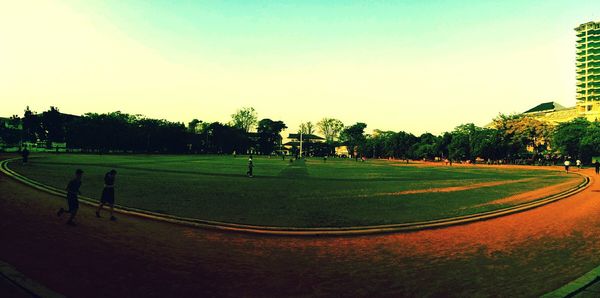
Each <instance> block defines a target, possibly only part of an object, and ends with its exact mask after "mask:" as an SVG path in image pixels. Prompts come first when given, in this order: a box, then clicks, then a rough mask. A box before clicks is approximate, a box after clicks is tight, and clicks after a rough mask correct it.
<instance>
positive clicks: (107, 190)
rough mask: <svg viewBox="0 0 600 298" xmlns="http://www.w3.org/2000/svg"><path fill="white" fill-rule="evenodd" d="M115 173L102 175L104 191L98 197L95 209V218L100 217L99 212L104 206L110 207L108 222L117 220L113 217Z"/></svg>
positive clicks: (113, 171) (112, 171)
mask: <svg viewBox="0 0 600 298" xmlns="http://www.w3.org/2000/svg"><path fill="white" fill-rule="evenodd" d="M116 176H117V171H115V170H111V171H110V172H108V173H106V174H105V175H104V189H102V196H101V197H100V205H98V209H96V217H101V216H100V210H102V207H104V205H105V204H108V206H110V220H112V221H115V220H117V218H116V217H115V216H114V209H115V178H116Z"/></svg>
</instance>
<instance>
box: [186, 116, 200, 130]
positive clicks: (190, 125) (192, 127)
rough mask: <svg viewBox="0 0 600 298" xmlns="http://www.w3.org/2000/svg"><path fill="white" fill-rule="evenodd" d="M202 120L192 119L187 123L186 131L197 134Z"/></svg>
mask: <svg viewBox="0 0 600 298" xmlns="http://www.w3.org/2000/svg"><path fill="white" fill-rule="evenodd" d="M201 123H202V120H198V119H195V118H194V119H193V120H192V121H190V122H189V123H188V131H189V132H191V133H198V132H199V130H200V128H201V126H200V125H201Z"/></svg>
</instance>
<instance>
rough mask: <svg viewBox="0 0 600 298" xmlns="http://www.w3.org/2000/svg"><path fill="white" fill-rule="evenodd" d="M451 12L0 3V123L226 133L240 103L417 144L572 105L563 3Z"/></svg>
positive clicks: (292, 122)
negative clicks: (90, 117)
mask: <svg viewBox="0 0 600 298" xmlns="http://www.w3.org/2000/svg"><path fill="white" fill-rule="evenodd" d="M109 2H110V1H109ZM158 2H160V1H157V2H156V3H158ZM450 2H453V1H450ZM450 2H449V3H450ZM454 2H455V3H454V4H456V5H452V4H448V5H450V8H456V9H445V8H444V7H440V8H439V10H440V11H439V12H437V13H438V14H440V15H439V16H438V17H437V18H436V17H435V15H434V17H433V18H432V19H431V20H422V19H411V18H417V17H423V15H426V12H427V11H431V10H430V9H431V8H427V7H420V6H418V5H417V4H414V5H412V6H410V7H408V6H406V7H404V6H402V5H404V4H402V5H401V4H398V5H397V6H395V4H394V3H393V2H392V4H389V5H391V7H387V8H385V7H384V8H377V7H373V8H371V6H367V9H365V8H364V7H362V8H361V7H358V8H356V9H353V8H348V7H345V6H344V7H343V9H344V11H338V9H341V8H338V7H336V6H334V5H330V6H328V7H327V9H325V8H323V9H322V8H321V7H320V6H318V5H316V6H315V5H313V6H311V7H307V8H304V7H300V8H296V7H294V9H292V10H289V11H288V10H282V9H281V8H279V7H266V8H265V7H263V6H265V5H264V3H263V6H260V7H259V8H260V9H258V8H257V10H256V11H254V12H252V10H248V9H247V7H246V8H245V9H241V8H240V9H238V8H237V7H233V8H232V7H220V6H219V5H218V4H197V5H196V6H193V7H187V6H186V7H170V6H169V7H168V8H167V9H165V8H164V7H160V6H159V5H158V4H156V6H158V7H142V6H143V4H142V3H143V2H140V3H135V1H134V2H133V4H128V5H121V4H120V2H111V3H110V4H99V3H104V2H89V3H93V4H86V2H76V1H2V2H0V101H1V102H2V104H1V108H0V116H9V115H12V114H22V111H23V109H24V108H25V106H27V105H29V106H30V107H31V108H32V109H33V110H36V111H39V112H41V111H43V110H46V109H48V107H49V106H51V105H54V106H58V107H59V108H60V110H61V111H63V112H66V113H73V114H82V113H85V112H109V111H116V110H120V111H123V112H127V113H133V114H144V115H146V116H149V117H157V118H165V119H168V120H172V121H182V122H186V123H187V122H188V121H190V120H191V119H193V118H198V119H201V120H204V121H222V122H226V121H228V120H229V115H230V114H231V113H233V112H234V111H235V110H236V109H237V108H240V107H242V106H253V107H255V108H256V110H257V111H258V113H259V118H272V119H275V120H283V121H284V122H286V124H288V126H289V127H291V128H293V129H294V130H295V129H296V128H297V127H298V124H299V123H300V122H301V121H313V122H316V121H318V120H319V119H320V118H322V117H335V118H339V119H341V120H342V121H343V122H344V123H345V124H352V123H354V122H357V121H361V122H366V123H367V124H368V130H369V131H370V130H372V129H375V128H379V129H383V130H394V131H399V130H406V131H409V132H413V133H416V134H420V133H423V132H425V131H430V132H433V133H441V132H443V131H447V130H451V129H452V128H453V127H455V126H456V125H459V124H461V123H466V122H474V123H475V124H478V125H484V124H486V123H487V122H489V120H490V119H491V118H492V117H494V116H495V115H497V114H498V113H499V112H502V113H511V112H521V111H523V110H525V109H528V108H530V107H532V106H534V105H536V104H537V103H539V102H542V101H547V100H556V101H558V102H560V103H561V104H563V105H573V104H574V101H575V100H574V96H575V78H574V76H575V75H574V55H575V49H574V33H573V28H574V27H575V26H576V25H577V24H578V23H580V22H583V21H588V20H589V18H591V17H593V15H590V14H589V13H587V12H586V11H585V10H584V11H582V10H581V8H580V7H578V6H574V5H572V4H569V2H568V1H556V2H552V1H546V2H539V1H531V3H530V5H525V6H524V7H523V9H522V11H520V13H516V14H515V13H514V11H512V10H511V6H509V4H507V7H500V8H498V7H487V6H484V5H482V6H480V7H475V8H473V9H471V10H469V11H464V10H461V9H458V8H459V7H460V5H458V4H460V1H454ZM536 2H539V3H536ZM549 2H551V4H548V3H549ZM107 3H108V2H107ZM540 3H542V4H540ZM513 4H514V5H522V4H519V2H515V3H513ZM161 5H164V3H162V4H161ZM230 5H231V4H230ZM544 5H545V6H544ZM580 5H581V6H583V7H585V8H586V9H588V10H589V9H590V7H593V6H594V5H595V6H598V4H596V3H593V2H591V1H589V2H588V1H584V3H583V4H582V3H580ZM586 5H587V6H586ZM267 6H268V5H267ZM535 7H537V8H538V9H539V10H536V9H535ZM396 8H397V9H398V11H396V12H394V13H390V15H387V14H386V13H385V12H387V11H389V10H390V9H396ZM540 8H541V9H540ZM544 8H545V9H544ZM286 9H288V8H286ZM371 10H372V11H371ZM409 10H410V11H409ZM536 11H538V13H545V14H546V15H542V16H539V15H536V14H535V12H536ZM496 12H497V15H496ZM194 13H196V14H194ZM253 13H255V14H256V15H253ZM285 13H289V14H290V17H289V18H286V17H285V16H283V14H285ZM378 13H379V14H381V15H377V14H378ZM419 13H421V15H419V16H415V15H414V14H419ZM303 14H306V19H307V21H306V22H304V20H305V18H304V17H303ZM315 14H317V15H318V14H321V15H322V17H318V18H317V17H315V16H314V15H315ZM330 14H331V15H330ZM344 14H347V15H344ZM441 14H443V15H441ZM308 16H311V17H314V18H315V19H314V20H312V19H311V20H309V19H310V18H309V17H308ZM534 16H535V17H534ZM265 19H266V20H267V21H265ZM314 22H316V24H312V23H314ZM421 29H422V31H421Z"/></svg>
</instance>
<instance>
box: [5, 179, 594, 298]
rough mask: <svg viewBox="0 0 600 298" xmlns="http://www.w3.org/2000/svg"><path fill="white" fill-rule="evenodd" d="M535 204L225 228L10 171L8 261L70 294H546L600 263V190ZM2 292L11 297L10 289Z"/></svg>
mask: <svg viewBox="0 0 600 298" xmlns="http://www.w3.org/2000/svg"><path fill="white" fill-rule="evenodd" d="M592 171H593V170H585V173H587V174H589V175H590V176H592V182H591V183H592V184H591V186H590V187H589V188H588V189H586V190H585V191H583V192H581V193H579V194H576V195H575V196H572V197H570V198H567V199H564V200H561V201H558V202H556V203H552V204H550V205H546V206H543V207H540V208H537V209H534V210H530V211H527V212H523V213H518V214H514V215H510V216H505V217H501V218H496V219H492V220H487V221H483V222H476V223H472V224H468V225H462V226H454V227H448V228H444V229H438V230H425V231H419V232H411V233H403V234H387V235H378V236H363V237H336V238H298V237H290V238H286V237H273V236H256V235H247V234H235V233H221V232H215V231H207V230H200V229H193V228H187V227H181V226H176V225H172V224H166V223H161V222H155V221H149V220H143V219H139V218H134V217H127V216H121V217H120V218H119V221H118V222H116V223H114V222H110V221H108V220H107V218H106V214H105V218H103V219H97V218H95V217H94V215H93V210H92V209H91V208H87V207H83V208H82V210H80V214H79V215H78V216H79V223H80V225H79V226H78V227H76V228H71V227H68V226H65V225H64V221H61V220H59V219H57V217H56V215H55V211H56V210H57V209H58V208H59V207H60V206H61V205H62V204H63V200H62V199H60V198H57V197H54V196H51V195H48V194H45V193H42V192H39V191H36V190H33V189H30V188H28V187H26V186H24V185H22V184H19V183H17V182H15V181H13V180H11V179H9V178H7V177H5V176H0V243H1V245H0V260H3V261H5V262H7V263H9V264H11V265H13V266H14V267H15V268H17V269H18V270H19V271H20V272H22V273H24V274H26V275H27V276H28V277H29V278H31V279H33V280H36V281H38V282H39V283H41V284H43V285H45V286H47V287H48V288H50V289H52V290H54V291H56V292H59V293H62V294H64V295H66V296H68V297H122V296H128V297H190V296H193V297H197V296H261V297H265V296H283V295H286V296H289V295H292V296H306V295H311V296H313V295H316V296H393V297H399V296H409V297H410V296H419V297H423V296H430V297H431V296H433V297H439V296H443V297H464V296H513V297H515V296H525V297H528V296H538V295H540V294H543V293H545V292H548V291H551V290H554V289H556V288H558V287H560V286H562V285H563V284H565V283H567V282H569V281H571V280H573V279H575V278H577V277H578V276H580V275H581V274H583V273H585V272H587V271H589V270H590V269H592V268H594V267H596V266H597V265H599V264H600V185H597V184H596V182H595V179H594V178H595V177H593V173H592ZM0 296H1V295H0Z"/></svg>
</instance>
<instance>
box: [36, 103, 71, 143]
mask: <svg viewBox="0 0 600 298" xmlns="http://www.w3.org/2000/svg"><path fill="white" fill-rule="evenodd" d="M41 126H42V130H43V131H44V132H45V140H46V142H47V143H48V145H50V143H51V142H64V141H65V134H66V129H65V119H64V117H63V116H62V114H61V113H60V112H59V111H58V109H57V108H56V107H50V110H48V111H46V112H43V113H42V119H41Z"/></svg>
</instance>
